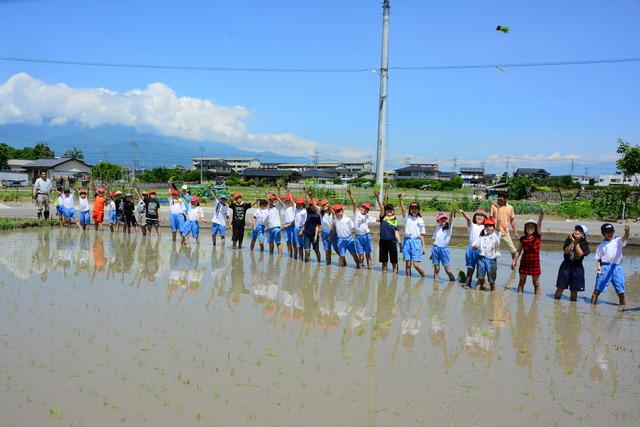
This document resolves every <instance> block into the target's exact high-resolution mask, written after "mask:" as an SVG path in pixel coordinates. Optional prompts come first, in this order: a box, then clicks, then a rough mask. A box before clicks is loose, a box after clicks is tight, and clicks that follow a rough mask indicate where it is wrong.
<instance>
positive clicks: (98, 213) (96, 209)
mask: <svg viewBox="0 0 640 427" xmlns="http://www.w3.org/2000/svg"><path fill="white" fill-rule="evenodd" d="M92 189H94V190H95V187H94V186H93V185H92ZM104 193H105V189H104V188H103V187H100V188H98V190H97V191H94V192H93V208H92V212H91V218H93V223H94V228H95V230H96V231H98V230H99V229H100V228H101V227H102V222H103V221H104V208H105V205H106V203H107V199H106V198H105V196H104Z"/></svg>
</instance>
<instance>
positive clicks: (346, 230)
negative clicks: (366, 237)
mask: <svg viewBox="0 0 640 427" xmlns="http://www.w3.org/2000/svg"><path fill="white" fill-rule="evenodd" d="M334 224H335V226H336V234H337V235H338V237H339V238H344V237H349V236H351V233H352V232H353V230H354V229H355V226H354V224H353V221H352V220H351V218H349V217H348V216H346V215H342V218H337V217H336V218H335V219H334Z"/></svg>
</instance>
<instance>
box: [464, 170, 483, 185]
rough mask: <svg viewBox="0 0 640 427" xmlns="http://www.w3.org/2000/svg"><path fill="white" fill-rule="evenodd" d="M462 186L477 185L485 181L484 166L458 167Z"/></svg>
mask: <svg viewBox="0 0 640 427" xmlns="http://www.w3.org/2000/svg"><path fill="white" fill-rule="evenodd" d="M460 176H461V177H462V186H463V187H477V186H478V185H481V184H483V183H484V182H485V176H484V168H460Z"/></svg>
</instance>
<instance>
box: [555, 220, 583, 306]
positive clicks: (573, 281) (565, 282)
mask: <svg viewBox="0 0 640 427" xmlns="http://www.w3.org/2000/svg"><path fill="white" fill-rule="evenodd" d="M588 234H589V229H588V228H587V226H586V225H581V224H577V225H576V226H575V228H574V230H573V233H570V234H569V236H568V237H567V239H566V240H565V241H564V245H563V247H562V250H563V251H564V257H563V258H564V259H563V260H562V264H560V268H559V269H558V279H557V281H556V294H555V296H554V298H555V299H560V298H562V292H563V291H564V290H565V289H567V288H569V291H570V292H571V296H570V301H577V300H578V292H582V291H584V284H585V281H584V267H583V265H582V261H583V260H584V258H585V257H586V256H588V255H589V254H590V253H591V251H590V249H589V242H588V241H587V236H588Z"/></svg>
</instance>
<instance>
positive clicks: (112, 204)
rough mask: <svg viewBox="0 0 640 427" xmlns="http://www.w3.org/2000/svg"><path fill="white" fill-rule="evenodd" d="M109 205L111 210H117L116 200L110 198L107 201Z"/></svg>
mask: <svg viewBox="0 0 640 427" xmlns="http://www.w3.org/2000/svg"><path fill="white" fill-rule="evenodd" d="M107 206H108V207H109V211H115V210H116V202H114V201H113V200H109V201H108V202H107Z"/></svg>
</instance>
